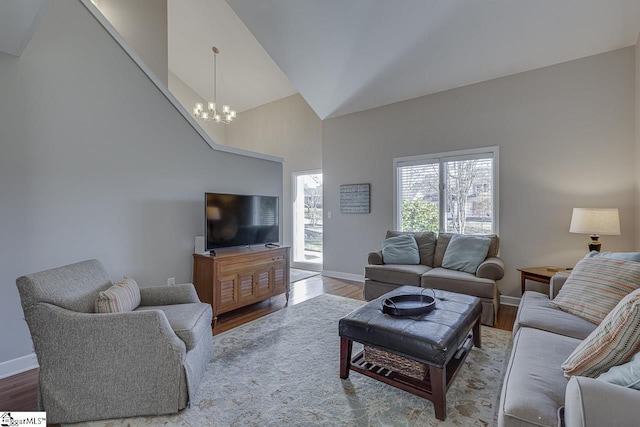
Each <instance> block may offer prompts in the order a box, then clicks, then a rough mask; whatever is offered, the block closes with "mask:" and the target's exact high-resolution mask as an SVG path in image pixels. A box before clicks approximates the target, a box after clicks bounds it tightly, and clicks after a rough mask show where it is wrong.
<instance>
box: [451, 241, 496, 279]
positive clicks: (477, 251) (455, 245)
mask: <svg viewBox="0 0 640 427" xmlns="http://www.w3.org/2000/svg"><path fill="white" fill-rule="evenodd" d="M489 245H491V238H489V237H481V236H467V235H464V234H454V235H453V237H451V241H450V242H449V245H448V246H447V250H446V251H445V253H444V258H442V267H443V268H448V269H449V270H457V271H464V272H466V273H471V274H476V270H477V269H478V266H479V265H480V264H481V263H482V261H484V260H485V258H487V252H489Z"/></svg>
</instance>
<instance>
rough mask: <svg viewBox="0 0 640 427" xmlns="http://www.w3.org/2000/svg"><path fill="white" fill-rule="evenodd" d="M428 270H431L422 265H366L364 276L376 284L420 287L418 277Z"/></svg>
mask: <svg viewBox="0 0 640 427" xmlns="http://www.w3.org/2000/svg"><path fill="white" fill-rule="evenodd" d="M429 270H431V267H427V266H426V265H422V264H418V265H400V264H389V265H368V266H366V267H365V268H364V275H365V277H366V278H367V279H371V280H375V281H377V282H386V283H393V284H396V285H412V286H420V276H422V275H423V274H424V273H426V272H427V271H429Z"/></svg>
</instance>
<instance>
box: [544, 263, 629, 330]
mask: <svg viewBox="0 0 640 427" xmlns="http://www.w3.org/2000/svg"><path fill="white" fill-rule="evenodd" d="M638 287H640V263H638V262H633V261H624V260H616V259H610V258H584V259H582V260H580V262H578V264H577V265H576V266H575V268H574V269H573V271H572V272H571V274H570V275H569V278H567V281H566V282H565V284H564V286H562V288H561V289H560V292H559V293H558V296H557V297H555V298H554V300H553V301H551V305H554V306H556V307H558V308H559V309H561V310H563V311H566V312H568V313H571V314H575V315H576V316H578V317H581V318H583V319H585V320H588V321H589V322H591V323H595V324H596V325H597V324H599V323H600V322H602V319H604V318H605V316H606V315H607V314H609V312H610V311H611V310H613V308H614V307H615V306H616V304H618V302H620V300H621V299H622V298H624V296H625V295H627V294H629V293H630V292H632V291H634V290H635V289H637V288H638Z"/></svg>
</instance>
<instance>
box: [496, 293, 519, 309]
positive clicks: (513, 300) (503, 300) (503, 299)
mask: <svg viewBox="0 0 640 427" xmlns="http://www.w3.org/2000/svg"><path fill="white" fill-rule="evenodd" d="M500 304H502V305H513V306H516V307H517V306H519V305H520V298H518V297H508V296H505V295H500Z"/></svg>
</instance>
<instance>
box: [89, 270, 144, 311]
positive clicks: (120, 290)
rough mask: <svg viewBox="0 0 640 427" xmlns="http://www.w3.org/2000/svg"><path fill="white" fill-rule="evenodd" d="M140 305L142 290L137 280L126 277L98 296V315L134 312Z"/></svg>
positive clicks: (96, 304)
mask: <svg viewBox="0 0 640 427" xmlns="http://www.w3.org/2000/svg"><path fill="white" fill-rule="evenodd" d="M139 305H140V288H138V284H137V283H136V281H135V280H133V279H131V278H129V277H125V278H124V279H122V280H121V281H119V282H118V283H116V284H115V285H113V286H111V287H110V288H109V289H106V290H104V291H102V292H100V293H99V294H98V299H97V300H96V302H95V307H94V308H95V312H96V313H120V312H124V311H133V310H134V309H135V308H136V307H138V306H139Z"/></svg>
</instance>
